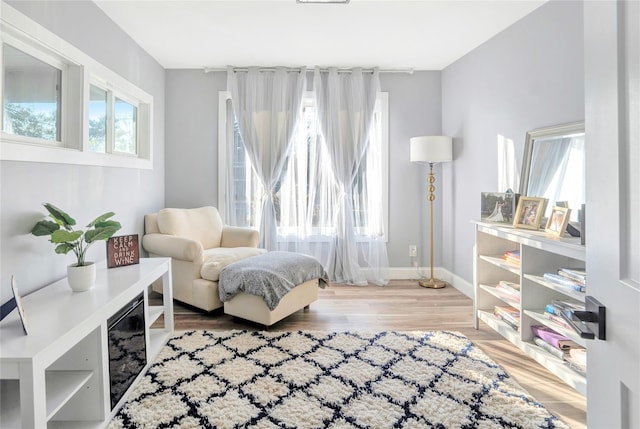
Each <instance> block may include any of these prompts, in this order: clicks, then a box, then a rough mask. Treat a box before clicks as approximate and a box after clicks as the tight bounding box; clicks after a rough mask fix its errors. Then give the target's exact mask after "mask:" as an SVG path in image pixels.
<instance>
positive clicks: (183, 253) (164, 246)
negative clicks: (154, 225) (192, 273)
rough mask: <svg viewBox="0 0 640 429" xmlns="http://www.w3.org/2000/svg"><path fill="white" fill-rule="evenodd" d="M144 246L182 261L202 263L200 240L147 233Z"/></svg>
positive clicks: (152, 251)
mask: <svg viewBox="0 0 640 429" xmlns="http://www.w3.org/2000/svg"><path fill="white" fill-rule="evenodd" d="M142 247H144V249H145V250H146V251H147V252H149V253H152V254H154V255H161V256H168V257H170V258H174V259H179V260H181V261H188V262H195V263H202V261H203V260H204V259H203V249H202V244H200V242H199V241H195V240H191V239H190V238H185V237H176V236H174V235H166V234H159V233H155V234H146V235H145V236H144V237H142Z"/></svg>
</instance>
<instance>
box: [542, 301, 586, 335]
mask: <svg viewBox="0 0 640 429" xmlns="http://www.w3.org/2000/svg"><path fill="white" fill-rule="evenodd" d="M576 310H578V311H584V310H585V306H584V304H582V303H579V302H571V301H565V300H560V299H553V300H551V302H550V303H549V304H547V305H546V306H545V309H544V315H545V317H546V318H547V319H549V320H552V321H554V322H555V323H557V324H559V325H561V326H562V327H564V328H566V329H571V330H573V327H572V326H571V324H569V323H568V322H567V319H571V318H572V316H573V314H572V313H573V312H574V311H576Z"/></svg>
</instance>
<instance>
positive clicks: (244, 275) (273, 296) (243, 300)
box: [218, 251, 329, 326]
mask: <svg viewBox="0 0 640 429" xmlns="http://www.w3.org/2000/svg"><path fill="white" fill-rule="evenodd" d="M328 283H329V279H328V275H327V273H326V271H325V269H324V268H323V267H322V265H320V263H319V262H318V261H317V260H316V259H314V258H312V257H310V256H307V255H303V254H299V253H293V252H275V251H274V252H267V253H264V254H261V255H257V256H252V257H249V258H246V259H243V260H241V261H237V262H234V263H233V264H230V265H228V266H227V267H226V268H224V269H223V270H222V271H221V272H220V282H219V288H218V289H219V293H220V300H221V301H222V302H223V303H224V312H225V314H229V315H231V316H235V317H239V318H242V319H245V320H250V321H252V322H255V323H259V324H261V325H265V326H271V325H273V324H274V323H276V322H278V321H280V320H282V319H283V318H285V317H287V316H289V315H290V314H292V313H294V312H296V311H298V310H301V309H303V308H306V307H309V304H311V303H312V302H314V301H316V300H317V299H318V288H319V287H325V285H326V284H328Z"/></svg>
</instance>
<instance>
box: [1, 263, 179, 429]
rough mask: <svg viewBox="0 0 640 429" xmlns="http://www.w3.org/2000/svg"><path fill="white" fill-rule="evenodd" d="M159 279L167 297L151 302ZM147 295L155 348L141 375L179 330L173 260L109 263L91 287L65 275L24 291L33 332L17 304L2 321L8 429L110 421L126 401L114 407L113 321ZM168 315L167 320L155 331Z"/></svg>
mask: <svg viewBox="0 0 640 429" xmlns="http://www.w3.org/2000/svg"><path fill="white" fill-rule="evenodd" d="M158 279H162V284H163V295H162V296H163V303H162V305H156V306H149V305H148V291H149V286H150V285H151V284H152V283H153V282H154V281H156V280H158ZM141 293H142V294H143V297H144V314H145V326H144V329H145V331H146V335H145V342H146V353H147V361H146V366H145V367H144V368H143V370H142V371H141V373H140V375H139V376H138V377H141V375H142V374H143V373H144V372H145V371H146V369H147V368H148V367H149V366H150V365H151V363H152V362H153V360H154V359H155V357H156V356H157V354H158V353H159V352H160V350H161V348H162V346H163V345H164V344H165V343H166V341H167V340H168V339H169V338H170V336H171V335H172V333H173V301H172V300H173V292H172V287H171V260H170V259H169V258H152V259H146V258H143V259H140V263H139V264H136V265H129V266H126V267H119V268H111V269H107V267H106V264H105V263H104V262H103V263H100V264H98V269H97V276H96V283H95V285H94V286H93V288H91V289H90V290H89V291H86V292H73V291H72V290H71V288H70V287H69V285H68V283H67V280H66V279H62V280H59V281H57V282H55V283H53V284H51V285H49V286H46V287H44V288H42V289H40V290H38V291H36V292H34V293H32V294H29V295H27V296H24V297H23V298H22V303H23V306H24V309H25V313H26V320H27V325H28V328H29V335H24V333H23V332H22V326H21V322H20V319H19V317H18V314H17V311H15V310H14V311H13V312H12V313H11V314H9V315H8V316H7V317H6V318H5V319H4V320H2V321H1V322H0V383H1V386H0V389H1V390H2V400H1V403H0V421H1V422H2V427H7V428H101V427H104V426H106V425H107V424H108V422H109V421H110V419H111V418H112V416H113V415H115V413H116V411H117V410H118V408H119V407H120V405H121V404H122V403H123V402H124V401H125V399H126V394H125V395H124V396H123V397H122V399H121V400H120V401H119V402H118V404H116V406H115V407H114V408H113V409H112V407H111V403H110V387H109V352H108V341H107V332H108V326H107V320H108V319H109V318H110V317H111V316H113V315H114V314H116V313H117V312H118V311H119V310H120V309H121V308H122V307H123V306H125V305H127V304H128V303H129V302H130V301H131V300H133V299H134V298H135V297H136V296H138V295H140V294H141ZM162 316H164V323H163V326H162V327H156V326H154V328H153V329H151V325H152V324H153V323H154V322H156V321H157V320H158V319H159V318H160V317H162ZM134 384H135V383H134ZM132 386H133V385H132Z"/></svg>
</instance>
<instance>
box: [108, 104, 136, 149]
mask: <svg viewBox="0 0 640 429" xmlns="http://www.w3.org/2000/svg"><path fill="white" fill-rule="evenodd" d="M137 116H138V108H137V107H136V106H134V105H132V104H130V103H127V102H126V101H122V100H120V99H119V98H116V102H115V106H114V131H115V134H114V147H113V151H114V152H120V153H129V154H132V155H135V154H137V153H138V139H137V135H138V132H137V126H138V118H137Z"/></svg>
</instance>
